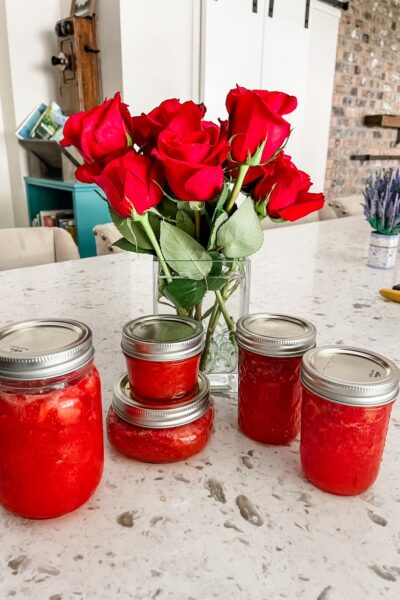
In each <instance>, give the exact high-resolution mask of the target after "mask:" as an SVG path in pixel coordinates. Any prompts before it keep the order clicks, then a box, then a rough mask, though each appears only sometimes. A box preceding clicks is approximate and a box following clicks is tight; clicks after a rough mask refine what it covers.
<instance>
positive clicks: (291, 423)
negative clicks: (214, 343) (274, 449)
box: [238, 348, 302, 444]
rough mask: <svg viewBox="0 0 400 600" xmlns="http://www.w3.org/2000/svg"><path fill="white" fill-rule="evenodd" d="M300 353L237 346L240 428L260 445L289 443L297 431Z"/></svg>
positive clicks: (299, 402) (298, 425)
mask: <svg viewBox="0 0 400 600" xmlns="http://www.w3.org/2000/svg"><path fill="white" fill-rule="evenodd" d="M300 368H301V356H295V357H276V356H262V355H260V354H256V353H254V352H250V351H249V350H246V349H244V348H239V402H238V420H239V428H240V429H241V431H242V432H243V433H244V434H245V435H247V436H248V437H249V438H251V439H253V440H255V441H257V442H261V443H263V444H288V443H289V442H291V441H292V440H293V439H294V438H295V437H296V436H297V435H298V433H299V430H300V414H301V413H300V408H301V393H302V390H301V384H300Z"/></svg>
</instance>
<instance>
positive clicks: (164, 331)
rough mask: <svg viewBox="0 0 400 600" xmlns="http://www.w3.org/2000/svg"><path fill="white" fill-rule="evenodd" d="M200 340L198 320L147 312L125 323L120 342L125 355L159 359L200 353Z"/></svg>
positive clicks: (201, 344)
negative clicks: (148, 313) (147, 314)
mask: <svg viewBox="0 0 400 600" xmlns="http://www.w3.org/2000/svg"><path fill="white" fill-rule="evenodd" d="M204 341H205V340H204V329H203V325H202V324H201V323H200V322H199V321H195V320H194V319H190V318H188V317H178V316H175V315H151V316H147V317H139V318H138V319H135V320H134V321H129V322H128V323H125V325H124V327H123V329H122V343H121V345H122V350H123V351H124V352H125V354H127V355H128V356H132V357H133V358H142V359H144V360H149V361H158V362H163V361H170V360H181V359H184V358H190V357H191V356H195V355H196V354H200V353H201V352H202V351H203V348H204Z"/></svg>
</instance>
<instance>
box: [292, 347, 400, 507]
mask: <svg viewBox="0 0 400 600" xmlns="http://www.w3.org/2000/svg"><path fill="white" fill-rule="evenodd" d="M301 378H302V382H303V387H304V391H303V405H302V419H301V442H300V456H301V464H302V467H303V471H304V474H305V476H306V477H307V479H309V481H311V483H313V484H314V485H316V486H317V487H319V488H321V489H322V490H325V491H326V492H331V493H333V494H339V495H344V496H351V495H356V494H360V493H362V492H364V491H365V490H367V489H368V488H369V487H370V486H371V485H372V484H373V483H374V481H375V479H376V478H377V476H378V472H379V468H380V464H381V459H382V454H383V450H384V446H385V440H386V432H387V428H388V423H389V417H390V412H391V410H392V405H393V403H394V401H395V399H396V396H397V393H398V388H399V370H398V369H397V367H396V365H395V364H394V363H393V362H391V361H390V360H388V359H387V358H384V357H383V356H380V355H379V354H375V353H373V352H370V351H369V350H362V349H359V348H352V347H340V346H327V347H322V348H317V349H315V350H311V351H310V352H308V353H307V354H306V355H305V356H304V359H303V367H302V374H301Z"/></svg>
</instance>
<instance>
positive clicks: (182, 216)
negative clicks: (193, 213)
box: [176, 210, 194, 237]
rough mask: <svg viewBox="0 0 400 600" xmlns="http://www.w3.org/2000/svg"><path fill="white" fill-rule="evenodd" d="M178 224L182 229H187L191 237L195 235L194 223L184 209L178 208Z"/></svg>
mask: <svg viewBox="0 0 400 600" xmlns="http://www.w3.org/2000/svg"><path fill="white" fill-rule="evenodd" d="M176 226H177V227H179V229H182V231H186V233H187V234H189V235H190V236H191V237H193V236H194V223H193V221H192V219H191V218H190V217H189V215H188V214H187V212H185V211H184V210H178V213H177V215H176Z"/></svg>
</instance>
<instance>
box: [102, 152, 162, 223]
mask: <svg viewBox="0 0 400 600" xmlns="http://www.w3.org/2000/svg"><path fill="white" fill-rule="evenodd" d="M92 181H94V182H95V183H97V185H99V186H100V187H101V188H102V189H103V190H104V192H105V194H106V196H107V200H108V202H109V204H110V206H111V207H112V208H113V210H114V211H115V212H116V213H118V214H119V215H121V216H122V217H130V216H131V213H132V208H134V209H135V210H136V212H137V213H139V214H140V215H142V214H143V213H144V212H146V210H148V209H149V208H151V207H152V206H156V205H157V204H158V203H159V202H160V200H161V197H162V189H161V185H162V183H163V176H162V173H161V168H160V165H157V164H156V162H155V161H154V159H152V158H150V157H148V156H142V155H141V154H137V153H136V152H135V151H134V150H133V149H132V150H131V151H129V152H127V153H125V154H124V155H123V156H120V157H118V158H114V159H113V160H111V161H110V162H109V163H108V164H107V165H106V166H105V168H104V169H103V170H102V172H101V173H100V174H98V175H95V174H93V180H92Z"/></svg>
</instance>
